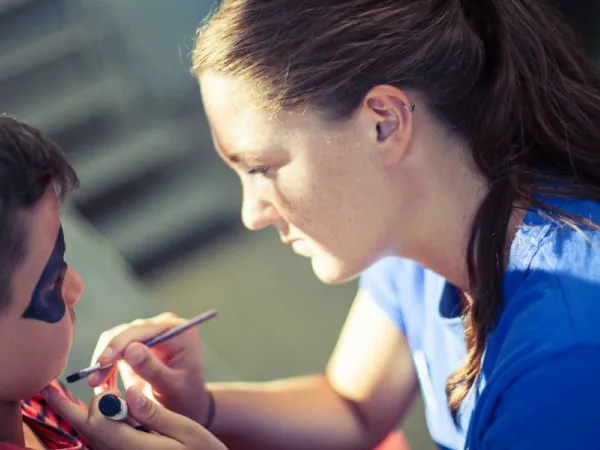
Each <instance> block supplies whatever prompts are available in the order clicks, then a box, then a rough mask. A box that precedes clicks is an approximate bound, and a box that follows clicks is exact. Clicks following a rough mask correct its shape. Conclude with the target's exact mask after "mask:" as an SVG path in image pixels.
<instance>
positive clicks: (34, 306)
mask: <svg viewBox="0 0 600 450" xmlns="http://www.w3.org/2000/svg"><path fill="white" fill-rule="evenodd" d="M64 256H65V239H64V236H63V231H62V228H60V229H59V231H58V237H57V238H56V243H55V244H54V250H52V254H51V255H50V259H49V260H48V263H47V264H46V267H44V271H43V272H42V275H41V277H40V279H39V281H38V283H37V285H36V287H35V290H34V291H33V295H32V296H31V303H30V304H29V306H28V307H27V309H26V310H25V312H24V313H23V318H24V319H34V320H41V321H42V322H46V323H57V322H59V321H60V320H61V319H62V318H63V317H64V315H65V313H66V311H67V306H66V303H65V300H64V298H63V280H64V277H65V272H66V271H67V263H66V262H65V261H64Z"/></svg>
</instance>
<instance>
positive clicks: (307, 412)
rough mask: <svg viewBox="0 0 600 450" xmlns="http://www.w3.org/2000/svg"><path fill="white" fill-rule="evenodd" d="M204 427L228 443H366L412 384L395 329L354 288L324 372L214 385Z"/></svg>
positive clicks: (398, 414)
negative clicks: (209, 421) (212, 412)
mask: <svg viewBox="0 0 600 450" xmlns="http://www.w3.org/2000/svg"><path fill="white" fill-rule="evenodd" d="M210 389H211V390H212V391H213V393H214V396H215V399H216V404H217V412H216V417H215V421H214V423H213V426H212V427H211V431H212V432H214V433H215V434H216V435H217V436H218V437H219V438H221V439H222V440H223V441H224V442H225V443H226V444H227V445H228V446H229V448H231V449H242V448H243V449H260V450H266V449H282V448H285V449H289V450H304V449H311V450H313V449H315V448H319V449H322V450H327V449H335V450H344V449H348V450H350V449H372V448H373V447H374V446H375V445H376V444H377V443H378V442H379V441H381V440H383V439H384V438H385V437H386V436H387V434H388V433H389V432H390V431H391V430H392V429H393V428H394V427H395V426H396V425H397V423H398V422H399V421H400V420H401V419H402V418H403V417H404V414H405V413H406V412H407V410H408V408H409V406H410V404H411V402H412V400H413V398H414V395H415V393H416V390H417V379H416V375H415V373H414V369H413V365H412V358H411V353H410V350H409V348H408V344H407V342H406V340H405V338H404V335H403V334H402V332H401V331H400V330H399V329H398V327H397V326H396V325H395V324H394V323H393V322H392V321H391V320H390V319H389V318H388V317H387V316H386V315H385V313H384V312H383V311H381V310H380V308H379V307H378V306H377V305H376V304H375V302H374V301H373V300H372V299H371V298H369V296H368V294H366V293H361V292H359V294H358V295H357V298H356V300H355V302H354V305H353V306H352V308H351V310H350V314H349V316H348V319H347V321H346V324H345V326H344V329H343V330H342V333H341V336H340V339H339V341H338V344H337V346H336V349H335V351H334V353H333V355H332V357H331V360H330V362H329V364H328V367H327V371H326V373H325V374H324V375H315V376H310V377H303V378H295V379H290V380H281V381H274V382H269V383H254V384H249V383H233V384H213V385H211V386H210Z"/></svg>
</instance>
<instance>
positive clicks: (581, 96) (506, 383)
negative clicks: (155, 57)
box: [90, 0, 600, 450]
mask: <svg viewBox="0 0 600 450" xmlns="http://www.w3.org/2000/svg"><path fill="white" fill-rule="evenodd" d="M193 55H194V72H195V74H196V75H197V76H198V77H199V80H200V84H201V88H202V95H203V100H204V104H205V109H206V113H207V117H208V119H209V121H210V125H211V128H212V131H213V136H214V141H215V144H216V147H217V150H218V152H219V154H220V155H221V156H222V157H223V159H224V160H225V161H226V162H227V164H229V165H230V166H231V167H232V168H233V169H234V170H235V171H236V172H237V173H238V174H239V176H240V178H241V181H242V185H243V189H244V205H243V210H242V216H243V221H244V223H245V224H246V226H247V227H248V228H250V229H252V230H256V229H260V228H263V227H266V226H275V227H276V228H277V229H278V231H279V233H280V235H281V238H282V240H283V241H284V242H286V243H289V244H291V245H292V247H293V248H294V250H295V251H296V252H297V253H299V254H301V255H303V256H306V257H308V258H310V259H311V262H312V266H313V269H314V272H315V274H316V275H317V276H318V277H319V278H320V279H321V280H323V281H324V282H326V283H339V282H343V281H346V280H350V279H353V278H355V277H357V276H359V275H360V276H361V289H360V291H359V293H358V297H357V300H356V303H355V304H354V306H353V308H352V311H351V313H350V316H349V318H348V322H347V324H346V326H345V329H344V331H343V332H342V336H341V338H340V343H339V344H338V347H337V349H336V351H335V353H334V355H333V357H332V359H331V362H330V364H329V367H328V370H327V372H326V374H325V375H323V376H315V377H311V378H305V379H297V380H291V381H281V382H275V383H271V384H260V385H235V384H234V385H227V386H223V385H211V386H209V387H208V388H207V387H205V385H204V382H203V376H202V367H201V361H200V349H199V347H198V343H197V338H196V337H195V336H194V334H193V333H190V334H189V335H187V336H184V337H181V338H180V339H179V340H177V341H176V342H175V340H173V342H171V343H170V344H169V347H164V348H162V349H159V351H158V353H156V354H154V353H151V352H149V351H148V349H146V348H145V347H144V346H143V345H141V344H139V343H138V342H137V341H140V340H142V339H144V338H147V337H149V336H151V335H153V334H155V333H157V332H158V331H161V330H164V329H165V328H168V327H170V326H173V325H174V324H175V323H177V322H178V319H176V318H165V317H161V318H155V319H152V320H150V321H148V322H146V323H142V324H139V323H138V324H133V325H131V326H129V327H126V329H125V331H123V330H122V329H120V330H119V331H120V333H117V335H116V336H115V337H114V338H113V339H112V341H111V342H110V344H109V346H108V349H107V351H106V352H105V353H104V354H103V355H102V356H101V357H100V358H99V360H100V361H101V362H103V363H109V362H114V361H116V360H118V359H120V358H122V357H124V358H125V361H126V362H127V363H128V364H129V365H130V366H131V367H132V368H133V369H134V370H135V371H136V372H137V374H138V375H137V376H140V377H142V378H143V379H145V380H146V381H148V382H149V383H150V384H151V385H152V387H153V388H154V393H155V396H156V397H157V399H158V400H159V401H160V402H161V403H163V404H164V405H165V406H167V407H168V408H169V409H171V410H173V411H175V412H178V413H180V414H183V415H185V416H188V417H191V418H193V419H195V420H196V421H197V422H199V423H202V424H205V425H206V426H207V427H208V428H209V430H211V431H212V432H213V433H215V434H216V435H217V436H218V437H219V438H221V439H222V440H223V441H224V442H225V443H226V444H227V445H228V446H229V447H230V448H243V449H249V448H257V449H267V448H274V449H281V448H285V449H315V448H318V449H336V450H339V449H355V448H356V449H358V448H360V449H367V448H373V447H374V446H375V445H377V443H378V442H379V441H381V440H382V439H383V438H384V437H385V436H386V435H387V434H388V433H389V432H390V430H391V429H392V428H393V427H394V426H395V425H396V423H397V422H398V421H399V420H401V418H402V416H403V414H404V413H405V411H406V409H407V408H408V405H409V404H410V401H411V399H412V397H413V396H414V393H415V390H416V386H417V379H418V381H419V383H420V386H421V389H422V391H423V393H424V394H425V400H426V404H427V419H428V424H429V428H430V431H431V434H432V437H433V438H434V440H435V441H436V442H437V443H438V444H439V445H440V447H446V448H453V449H457V448H462V447H463V445H465V441H466V445H467V446H468V447H469V448H471V449H472V450H474V449H482V448H485V449H505V448H510V449H521V448H523V449H525V448H527V449H529V448H545V449H547V448H556V449H559V448H560V449H564V448H578V449H579V448H592V447H593V446H594V445H595V444H590V442H594V440H593V439H594V438H597V437H599V436H598V433H599V432H597V431H595V430H596V424H595V421H594V420H593V418H594V414H593V413H592V410H591V408H592V407H594V405H596V404H597V403H598V401H600V388H599V387H598V385H599V383H597V379H598V377H599V376H600V348H599V345H600V328H599V327H597V325H596V324H597V323H598V322H599V321H600V305H599V302H598V300H597V299H598V298H600V285H599V284H598V280H600V253H599V248H600V247H599V245H600V232H599V225H598V224H599V223H600V203H599V200H600V150H599V149H598V142H599V141H600V125H599V124H600V77H599V76H598V73H597V72H596V70H595V69H594V67H593V64H592V62H591V61H590V60H588V59H587V57H586V56H585V55H584V53H583V51H582V50H580V48H579V46H578V44H577V43H576V42H574V39H573V38H572V36H571V34H570V33H569V32H568V30H566V29H565V27H564V26H563V24H562V22H561V20H560V18H558V17H556V16H555V15H554V14H553V11H551V10H550V8H549V6H547V5H545V4H544V2H542V1H535V2H533V1H530V0H478V1H475V0H463V1H459V0H428V1H424V0H378V1H367V0H354V1H333V0H330V1H327V0H304V1H302V2H297V1H295V0H269V1H266V0H225V1H224V2H223V4H222V6H221V7H220V9H219V10H218V11H217V12H216V13H215V15H214V16H213V17H212V18H211V19H210V20H209V21H208V22H207V23H206V24H205V25H204V26H203V27H202V28H201V30H200V32H199V34H198V41H197V44H196V48H195V50H194V54H193ZM463 324H464V334H463V328H462V325H463ZM114 334H116V333H108V334H107V336H111V335H114ZM105 338H106V336H105ZM465 342H466V346H465V344H464V343H465ZM103 347H104V346H103ZM413 361H414V364H413ZM413 367H414V368H413ZM106 376H107V374H102V375H101V376H99V377H97V378H94V379H91V380H90V383H91V384H92V386H99V385H100V384H101V383H102V382H103V380H104V378H105V377H106ZM128 380H129V381H128V382H129V383H134V382H135V383H141V380H140V379H139V378H135V377H134V376H130V377H128ZM444 391H447V395H448V397H447V399H446V396H445V392H444ZM213 406H214V407H215V409H213ZM211 410H212V411H216V414H215V415H214V420H210V419H211V418H213V417H212V415H211V414H209V411H211ZM455 424H456V425H457V427H455Z"/></svg>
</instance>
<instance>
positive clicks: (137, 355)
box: [125, 345, 146, 366]
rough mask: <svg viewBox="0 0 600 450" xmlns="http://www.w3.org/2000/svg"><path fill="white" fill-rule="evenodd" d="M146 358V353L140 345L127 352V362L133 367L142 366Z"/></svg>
mask: <svg viewBox="0 0 600 450" xmlns="http://www.w3.org/2000/svg"><path fill="white" fill-rule="evenodd" d="M145 357H146V352H144V349H143V348H142V347H141V346H140V345H134V346H132V347H130V348H128V349H127V350H126V351H125V360H126V361H127V362H128V363H129V364H130V365H133V366H136V365H138V364H141V363H142V361H144V358H145Z"/></svg>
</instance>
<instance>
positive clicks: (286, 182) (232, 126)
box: [200, 73, 398, 283]
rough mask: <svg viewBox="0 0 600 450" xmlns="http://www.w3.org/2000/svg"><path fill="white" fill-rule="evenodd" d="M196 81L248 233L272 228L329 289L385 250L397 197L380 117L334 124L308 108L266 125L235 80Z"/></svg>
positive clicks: (266, 118)
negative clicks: (236, 182)
mask: <svg viewBox="0 0 600 450" xmlns="http://www.w3.org/2000/svg"><path fill="white" fill-rule="evenodd" d="M200 83H201V88H202V96H203V101H204V106H205V111H206V114H207V117H208V120H209V123H210V126H211V129H212V133H213V139H214V142H215V146H216V149H217V151H218V153H219V154H220V155H221V157H222V158H223V159H224V160H225V162H226V163H227V164H228V165H230V166H231V167H232V168H233V170H235V172H236V173H237V174H238V175H239V177H240V179H241V182H242V187H243V197H244V201H243V206H242V220H243V222H244V224H245V226H246V227H247V228H249V229H250V230H259V229H261V228H264V227H267V226H269V225H272V226H274V227H275V228H277V230H278V232H279V234H280V236H281V239H282V241H283V242H285V243H288V244H290V245H291V246H292V248H293V249H294V251H295V252H296V253H298V254H299V255H302V256H305V257H307V258H310V259H311V262H312V266H313V270H314V272H315V274H316V275H317V276H318V277H319V278H320V279H321V280H322V281H324V282H326V283H336V282H342V281H346V280H349V279H351V278H354V277H355V276H357V275H358V274H359V273H360V272H361V271H362V270H364V269H365V268H366V267H367V266H368V265H370V264H371V263H372V262H374V261H375V260H376V259H377V258H378V257H380V256H382V255H384V254H386V253H388V252H389V246H390V242H391V236H392V235H393V233H394V232H395V233H397V232H398V230H397V228H398V227H397V225H398V224H397V223H396V220H395V219H396V218H397V216H398V211H397V208H396V206H397V203H396V200H397V199H396V198H395V197H396V196H395V195H394V187H393V184H392V180H391V174H390V165H389V164H388V161H386V157H387V156H389V155H384V154H383V152H382V147H381V145H380V144H379V142H378V141H379V139H378V130H379V129H378V127H377V123H376V120H373V121H370V120H362V118H361V119H358V118H356V117H354V118H353V119H350V121H348V122H345V123H342V124H340V123H330V122H325V121H323V120H322V119H321V118H320V117H318V116H317V115H316V114H315V113H314V112H311V111H310V110H305V111H296V112H284V113H282V114H281V115H280V116H279V117H277V118H272V117H269V116H268V115H267V114H266V113H265V112H263V111H261V110H258V109H256V108H253V106H252V100H251V97H250V96H249V95H248V94H247V93H245V92H244V90H243V88H242V86H239V85H237V84H236V82H235V80H233V79H231V78H226V77H223V76H220V75H215V74H211V73H207V74H204V75H203V76H202V77H201V80H200ZM396 194H397V193H396ZM392 224H394V225H395V226H392Z"/></svg>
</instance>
